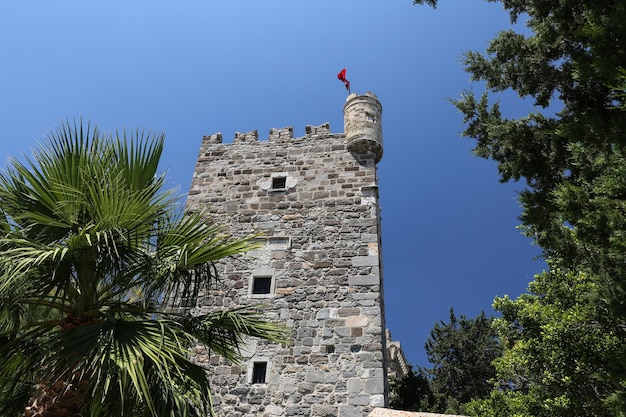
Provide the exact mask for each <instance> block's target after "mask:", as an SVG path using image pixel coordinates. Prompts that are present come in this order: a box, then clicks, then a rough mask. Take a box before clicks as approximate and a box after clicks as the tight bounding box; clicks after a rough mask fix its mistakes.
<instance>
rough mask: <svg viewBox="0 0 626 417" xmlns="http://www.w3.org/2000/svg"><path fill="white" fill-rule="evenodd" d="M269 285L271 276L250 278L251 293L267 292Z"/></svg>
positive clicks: (269, 288)
mask: <svg viewBox="0 0 626 417" xmlns="http://www.w3.org/2000/svg"><path fill="white" fill-rule="evenodd" d="M271 286H272V277H254V278H253V280H252V294H269V293H270V292H271Z"/></svg>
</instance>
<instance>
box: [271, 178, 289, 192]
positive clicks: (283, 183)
mask: <svg viewBox="0 0 626 417" xmlns="http://www.w3.org/2000/svg"><path fill="white" fill-rule="evenodd" d="M286 187H287V177H274V178H272V189H273V190H284V189H285V188H286Z"/></svg>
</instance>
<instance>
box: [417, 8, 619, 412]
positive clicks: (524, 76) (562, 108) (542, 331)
mask: <svg viewBox="0 0 626 417" xmlns="http://www.w3.org/2000/svg"><path fill="white" fill-rule="evenodd" d="M490 1H493V2H496V0H490ZM499 2H501V3H502V5H503V6H504V8H505V9H506V10H507V11H508V12H509V13H510V17H511V21H512V22H517V21H521V22H523V23H525V24H526V26H527V27H528V28H529V33H518V32H515V31H514V30H505V31H502V32H500V33H499V34H497V36H496V37H495V38H494V39H493V40H491V42H490V44H489V46H488V48H487V50H486V52H485V53H480V52H473V51H471V52H467V53H466V54H465V55H464V59H463V62H464V66H465V69H466V71H467V72H469V73H470V74H471V76H472V79H473V80H474V81H478V82H481V83H482V84H483V85H484V86H485V87H486V91H485V92H484V93H483V94H480V95H478V96H477V95H475V94H474V93H472V92H471V91H465V92H464V93H463V94H462V96H461V98H460V99H458V100H456V101H455V102H454V104H455V105H456V107H457V108H458V109H459V110H460V111H461V112H462V113H463V115H464V120H465V122H466V129H465V131H464V135H465V136H467V137H470V138H473V139H474V140H476V146H475V148H474V152H475V153H476V154H477V155H478V156H481V157H483V158H490V159H493V160H494V161H496V162H497V163H498V171H499V173H500V176H501V181H503V182H505V181H511V180H513V181H517V180H521V179H523V180H525V183H526V188H525V189H524V190H523V191H522V192H521V193H520V198H519V199H520V203H521V205H522V214H521V221H522V227H523V230H524V231H525V233H526V234H528V235H529V236H530V237H532V238H533V239H535V241H536V242H537V243H538V244H539V245H540V246H541V247H542V248H543V250H544V256H545V257H546V259H547V260H548V265H549V266H550V268H551V269H550V270H549V271H547V272H545V273H544V274H540V275H538V276H537V278H536V281H535V282H534V283H533V284H531V288H530V291H531V293H530V294H526V295H523V296H521V297H520V298H519V299H518V300H516V301H512V300H508V299H499V300H496V307H497V308H498V309H500V310H501V311H502V312H503V314H504V317H503V319H502V320H504V322H500V328H501V329H502V328H504V327H506V326H504V325H503V323H508V325H509V326H513V328H515V332H514V334H512V333H509V335H508V336H509V337H510V339H509V340H507V346H508V349H507V352H506V354H505V355H504V358H503V359H502V360H501V361H499V366H498V371H499V375H500V376H501V377H502V378H505V379H504V381H505V382H506V384H511V385H510V387H511V388H513V390H508V391H507V390H504V391H498V390H496V391H493V392H492V400H493V401H495V402H494V403H493V404H496V403H497V404H498V405H497V407H494V408H492V410H494V409H496V408H498V407H501V408H500V410H501V411H502V410H507V407H509V406H511V407H513V408H512V409H509V410H508V411H502V414H496V415H513V412H512V411H511V410H518V409H517V408H516V407H517V406H520V407H526V408H525V409H524V411H523V412H521V411H519V410H518V411H515V412H516V413H519V415H567V416H572V415H609V414H610V413H611V412H612V413H618V412H621V413H623V412H624V411H625V410H626V400H625V398H624V384H625V381H626V379H625V378H624V376H625V375H626V360H625V359H626V326H625V323H626V140H625V138H626V136H625V135H624V132H625V130H626V94H624V92H625V91H626V90H625V86H626V82H625V79H626V78H625V76H624V74H625V73H624V69H625V68H626V3H624V2H623V1H617V0H583V1H579V0H577V1H574V0H556V1H555V0H528V1H526V0H524V1H522V0H500V1H499ZM415 3H416V4H430V5H431V6H434V5H435V4H436V1H430V0H416V1H415ZM506 90H510V91H514V92H516V93H517V94H518V95H519V96H520V97H521V98H524V99H525V100H527V101H530V102H532V104H533V105H534V108H533V110H532V111H530V112H529V113H528V114H527V115H525V116H523V117H518V118H508V117H506V116H505V115H504V114H503V112H502V110H501V108H500V105H499V103H497V102H495V103H493V96H494V93H499V92H502V91H506ZM561 281H563V282H568V283H569V287H564V286H563V284H562V282H561ZM553 292H558V293H560V296H561V297H562V299H559V298H557V297H553V296H552V295H551V294H552V293H553ZM586 367H589V368H590V369H586ZM507 376H508V378H510V380H506V377H507ZM504 381H503V382H504ZM503 399H507V401H508V402H500V403H498V401H502V400H503ZM513 405H515V406H513ZM607 407H608V408H607ZM609 409H610V410H612V411H609ZM507 413H508V414H507ZM550 413H552V414H550ZM607 413H608V414H607Z"/></svg>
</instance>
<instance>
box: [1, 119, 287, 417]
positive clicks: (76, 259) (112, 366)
mask: <svg viewBox="0 0 626 417" xmlns="http://www.w3.org/2000/svg"><path fill="white" fill-rule="evenodd" d="M162 150H163V136H162V135H153V134H150V133H143V132H135V133H133V134H128V135H127V134H126V133H125V132H121V133H115V134H113V135H111V134H104V133H102V132H100V131H99V130H98V129H97V128H94V127H91V126H89V125H84V124H82V123H79V124H74V125H71V124H69V123H67V124H64V125H63V126H62V127H61V128H60V129H58V131H56V132H54V133H52V134H51V136H50V138H49V142H48V143H47V144H44V145H42V146H40V147H39V148H38V149H36V150H35V152H34V155H33V157H32V158H30V159H26V161H25V162H20V161H18V160H11V161H10V162H9V166H8V168H7V170H6V171H5V172H3V173H2V174H1V175H0V230H1V233H0V414H1V415H2V416H7V417H17V416H26V417H34V416H41V417H57V416H58V417H61V416H64V417H68V416H72V417H78V416H84V417H105V416H113V415H115V416H146V417H147V416H150V417H155V416H159V417H165V416H168V417H186V416H206V415H208V414H210V413H212V411H211V407H210V404H211V397H210V390H209V381H208V376H207V373H206V370H205V369H204V368H202V367H200V366H198V365H197V364H195V363H194V362H193V361H192V360H191V358H190V352H191V351H190V349H191V348H192V347H193V346H195V345H197V344H204V345H207V346H209V347H210V348H211V349H213V351H215V352H217V353H220V354H222V355H225V356H226V357H227V358H229V359H232V360H237V359H238V346H239V344H240V342H241V341H242V339H243V337H245V336H253V337H260V338H264V339H267V340H271V341H283V340H284V338H285V333H284V332H283V330H282V329H281V328H280V327H277V326H276V325H274V324H271V323H268V322H266V321H265V320H264V319H263V317H262V316H261V315H260V314H259V313H257V312H255V311H254V310H234V311H216V312H213V313H208V314H202V315H190V314H188V310H185V309H182V308H180V307H181V303H184V304H185V305H195V300H196V298H197V296H198V295H199V294H200V291H203V290H205V289H207V288H208V287H209V286H210V285H211V283H212V282H213V281H214V279H215V278H216V275H215V269H214V267H213V262H215V261H217V260H219V259H221V258H223V257H226V256H231V255H235V254H239V253H242V252H244V251H246V250H248V249H250V248H251V247H252V245H251V243H250V240H249V238H233V237H229V236H227V235H225V234H223V233H221V232H220V229H219V227H218V226H216V225H214V224H212V223H210V222H208V221H207V220H206V218H205V217H204V216H203V214H202V213H188V214H187V215H183V214H182V211H181V210H180V208H179V207H180V204H179V198H178V197H177V196H175V195H174V193H173V192H172V191H171V190H167V189H165V188H164V181H165V177H164V176H162V175H159V174H158V173H157V168H158V164H159V158H160V156H161V153H162Z"/></svg>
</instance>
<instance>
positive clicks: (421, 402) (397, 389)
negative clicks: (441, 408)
mask: <svg viewBox="0 0 626 417" xmlns="http://www.w3.org/2000/svg"><path fill="white" fill-rule="evenodd" d="M389 391H390V395H389V408H392V409H395V410H405V411H430V410H432V409H433V407H434V405H435V396H434V395H433V392H432V390H431V389H430V382H429V380H428V377H427V375H426V374H425V371H424V370H423V369H418V370H417V371H416V370H414V369H413V368H411V369H410V370H409V372H408V373H407V374H406V375H403V376H402V377H399V378H394V379H392V380H391V383H390V385H389Z"/></svg>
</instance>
